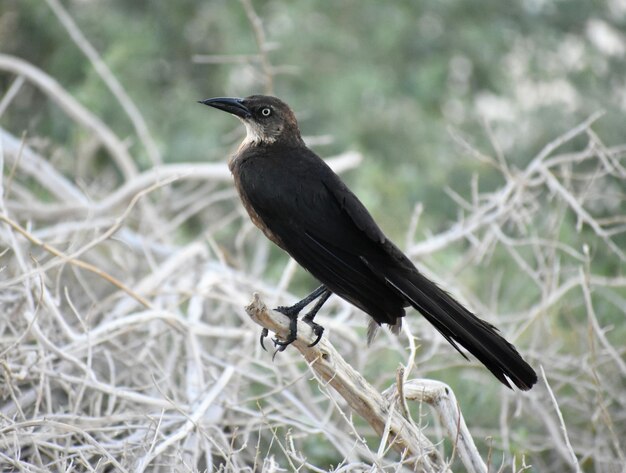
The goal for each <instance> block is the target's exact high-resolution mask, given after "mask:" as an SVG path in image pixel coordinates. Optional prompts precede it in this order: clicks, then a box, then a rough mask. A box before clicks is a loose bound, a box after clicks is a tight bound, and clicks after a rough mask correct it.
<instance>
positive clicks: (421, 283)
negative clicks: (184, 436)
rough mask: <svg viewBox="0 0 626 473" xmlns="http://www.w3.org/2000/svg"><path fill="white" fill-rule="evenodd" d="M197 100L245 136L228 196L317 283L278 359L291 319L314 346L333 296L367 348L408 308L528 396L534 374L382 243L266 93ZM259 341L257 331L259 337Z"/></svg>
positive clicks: (285, 109)
mask: <svg viewBox="0 0 626 473" xmlns="http://www.w3.org/2000/svg"><path fill="white" fill-rule="evenodd" d="M199 103H201V104H204V105H208V106H210V107H213V108H215V109H218V110H221V111H224V112H228V113H230V114H232V115H234V116H235V117H237V118H238V119H239V120H241V122H243V124H244V126H245V128H246V136H245V138H244V139H243V141H242V143H241V144H240V145H239V147H238V148H237V150H236V152H235V153H234V154H233V155H232V156H231V157H230V158H229V160H228V167H229V169H230V171H231V173H232V175H233V179H234V184H235V187H236V189H237V193H238V194H239V197H240V199H241V201H242V203H243V206H244V207H245V209H246V211H247V213H248V215H249V216H250V219H251V220H252V222H253V223H254V224H255V225H256V226H257V227H258V228H259V229H260V230H261V231H262V232H263V234H264V235H265V236H266V237H267V238H268V239H269V240H271V241H272V242H273V243H275V244H276V245H277V246H279V247H280V248H282V249H283V250H284V251H286V252H287V253H288V254H289V255H290V256H291V257H292V258H294V259H295V260H296V262H297V263H298V264H299V265H300V266H302V267H303V268H304V269H306V270H307V271H308V272H309V273H310V274H311V275H312V276H313V277H314V278H316V279H317V280H318V281H319V282H320V283H321V285H320V286H319V287H318V288H317V289H316V290H315V291H313V292H312V293H311V294H309V295H308V296H307V297H305V298H304V299H302V300H301V301H299V302H297V303H295V304H293V305H292V306H288V307H287V306H281V307H278V308H276V310H277V311H278V312H280V313H282V314H284V315H286V316H287V317H288V318H289V321H290V322H289V333H288V336H287V337H286V338H285V339H284V340H278V339H274V344H275V346H277V347H278V348H277V352H278V351H282V350H284V349H285V348H286V347H287V346H288V345H289V344H291V343H292V342H293V341H295V340H296V338H297V320H298V316H299V314H300V312H301V311H302V310H303V309H304V308H305V307H307V306H308V305H310V304H311V303H312V302H313V301H315V300H317V302H316V303H315V305H314V306H313V307H312V308H311V309H310V310H309V311H308V312H307V313H306V314H305V315H304V316H303V317H302V321H303V322H305V323H307V324H308V325H309V326H310V327H311V329H312V331H313V333H314V334H315V335H316V340H315V341H314V342H313V343H312V344H311V345H310V346H313V345H315V344H316V343H317V342H319V340H320V338H321V337H322V334H323V332H324V328H323V327H322V326H321V325H319V324H317V323H316V322H315V321H314V317H315V315H316V314H317V313H318V311H319V310H320V308H321V307H322V306H323V305H324V303H325V302H326V301H327V300H328V298H329V297H330V296H331V295H332V294H336V295H337V296H339V297H341V298H342V299H344V300H346V301H348V302H349V303H351V304H352V305H354V306H356V307H358V308H359V309H361V310H362V311H363V312H365V313H366V314H368V315H369V316H370V317H371V322H370V327H369V330H368V342H369V341H371V338H372V337H373V334H374V333H375V331H376V329H377V328H378V327H379V326H381V325H382V324H386V325H388V326H389V327H390V329H391V330H392V331H393V332H395V333H397V332H398V331H399V329H400V327H401V324H402V318H403V317H404V316H405V309H406V308H408V307H411V306H412V307H413V308H414V309H416V310H417V311H418V312H419V313H421V314H422V315H423V316H424V317H425V318H426V320H427V321H428V322H430V323H431V324H432V325H433V326H434V327H435V328H436V329H437V330H438V331H439V333H440V334H441V335H442V336H443V337H444V338H445V339H446V340H447V341H448V342H449V343H450V344H451V345H452V346H453V347H454V348H455V349H456V350H457V351H458V352H459V353H461V355H463V356H464V357H465V358H466V359H468V360H469V358H468V357H467V355H466V354H465V352H464V351H462V350H461V348H460V347H463V348H464V349H465V350H467V351H468V352H469V353H471V354H472V355H473V356H475V357H476V358H477V359H478V360H479V361H480V362H481V363H482V364H483V365H484V366H485V367H486V368H487V369H488V370H489V371H490V372H491V373H492V374H493V375H494V376H495V377H496V378H497V379H498V380H499V381H500V382H501V383H502V384H504V385H505V386H507V387H509V388H511V389H512V386H511V383H513V384H514V385H515V386H517V388H519V389H521V390H529V389H530V388H531V387H532V386H533V385H534V384H535V383H536V382H537V374H536V373H535V371H534V370H533V368H532V367H531V366H530V365H529V364H528V363H527V362H526V361H525V360H524V359H523V358H522V356H521V355H520V354H519V353H518V351H517V349H516V348H515V347H514V346H513V345H512V344H511V343H509V342H508V341H507V340H505V339H504V338H503V337H502V336H501V335H500V334H499V331H498V329H497V328H496V327H495V326H493V325H491V324H490V323H488V322H486V321H484V320H482V319H480V318H478V317H477V316H476V315H474V313H473V312H472V311H470V310H469V309H467V308H466V307H465V306H464V305H463V304H461V303H460V302H459V301H458V300H457V299H455V298H454V297H453V296H452V295H450V294H449V293H448V292H447V291H445V290H444V289H442V288H440V287H439V286H438V285H437V284H436V283H435V282H433V281H431V280H430V279H428V278H427V277H426V276H424V274H422V272H420V271H419V270H418V269H417V267H416V266H415V265H414V264H413V262H412V261H411V260H410V259H409V258H408V257H407V256H406V255H405V254H404V253H403V252H402V251H401V250H400V249H399V248H398V247H397V246H396V245H395V244H394V243H393V242H392V241H391V240H390V239H389V238H387V237H386V236H385V234H384V233H383V231H382V230H381V229H380V227H379V226H378V225H377V223H376V222H375V221H374V218H373V217H372V215H371V214H370V213H369V211H368V210H367V209H366V208H365V206H364V205H363V204H362V203H361V201H360V200H359V199H358V197H357V196H356V195H355V194H354V193H353V192H352V191H351V190H350V189H349V188H348V186H347V185H346V184H345V183H344V182H343V181H342V180H341V178H340V177H339V176H338V175H337V174H335V172H334V171H333V170H332V169H331V168H330V167H329V166H328V165H327V164H326V163H325V162H324V160H323V159H321V158H320V157H319V156H318V155H317V154H315V153H314V152H313V151H312V150H311V149H309V148H308V147H307V146H306V144H305V142H304V141H303V139H302V136H301V134H300V129H299V127H298V122H297V120H296V116H295V114H294V112H293V111H292V110H291V108H290V107H289V106H288V105H287V104H286V103H285V102H283V101H282V100H280V99H278V98H277V97H273V96H266V95H251V96H249V97H245V98H238V97H215V98H210V99H206V100H201V101H199ZM264 336H267V330H266V329H265V330H264V331H263V333H262V335H261V343H262V342H263V337H264Z"/></svg>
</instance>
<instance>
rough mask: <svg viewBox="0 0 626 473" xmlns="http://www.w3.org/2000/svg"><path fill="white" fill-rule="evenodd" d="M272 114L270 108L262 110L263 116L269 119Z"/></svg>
mask: <svg viewBox="0 0 626 473" xmlns="http://www.w3.org/2000/svg"><path fill="white" fill-rule="evenodd" d="M271 114H272V109H271V108H269V107H265V108H264V109H263V110H261V115H263V116H264V117H269V116H270V115H271Z"/></svg>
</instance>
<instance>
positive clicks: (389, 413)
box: [246, 294, 486, 472]
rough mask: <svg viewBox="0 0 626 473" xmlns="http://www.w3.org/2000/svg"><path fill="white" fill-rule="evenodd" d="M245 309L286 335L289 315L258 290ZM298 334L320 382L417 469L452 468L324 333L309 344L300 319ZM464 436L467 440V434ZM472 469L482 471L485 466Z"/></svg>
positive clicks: (438, 399) (263, 324)
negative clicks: (275, 309)
mask: <svg viewBox="0 0 626 473" xmlns="http://www.w3.org/2000/svg"><path fill="white" fill-rule="evenodd" d="M246 312H247V313H248V315H249V316H250V318H251V319H252V320H254V321H255V322H256V323H257V324H259V325H260V326H261V327H264V328H266V329H268V330H271V331H272V332H274V333H276V334H277V335H278V336H279V337H282V338H285V337H286V336H287V333H288V331H289V323H288V321H287V319H286V317H285V316H283V315H281V314H279V313H276V312H273V311H270V310H268V309H267V306H266V305H265V304H264V303H263V301H262V300H261V299H260V298H259V295H258V294H255V295H254V299H253V301H252V303H251V304H250V305H248V306H247V307H246ZM298 334H299V338H298V339H297V340H296V341H295V342H294V343H293V344H292V345H293V346H294V347H295V348H297V349H298V351H300V353H301V354H302V356H303V357H304V358H305V359H306V360H307V362H308V364H309V367H310V368H311V369H312V370H313V372H314V373H315V374H316V377H317V379H318V380H319V381H320V383H328V384H330V385H331V386H332V387H333V388H334V389H335V391H337V393H339V394H340V395H341V397H343V398H344V399H345V400H346V402H347V403H348V405H349V406H350V407H351V408H352V409H353V410H354V411H355V412H357V413H358V414H359V415H360V416H361V417H363V418H364V419H365V420H366V421H367V422H368V423H369V424H370V425H371V426H372V428H373V429H374V430H375V431H376V433H377V434H378V435H380V436H384V435H388V436H389V441H388V442H389V445H390V446H392V447H393V448H394V449H395V450H396V451H398V452H399V453H400V454H402V455H406V456H407V457H408V458H410V459H411V460H410V462H411V463H412V464H413V465H414V467H415V468H416V469H417V470H418V471H433V470H434V471H449V470H448V467H447V466H446V465H445V463H444V461H443V458H442V457H441V455H440V453H439V452H438V450H437V449H436V447H435V445H434V444H433V443H432V442H431V441H430V440H429V439H428V438H426V437H425V436H424V435H423V434H422V432H420V431H419V429H417V427H416V426H415V425H414V424H413V423H411V422H410V421H409V420H408V419H406V418H405V417H403V416H402V414H401V410H399V409H396V408H395V407H394V403H393V402H390V401H389V400H388V399H386V398H385V397H384V396H383V395H382V394H381V393H379V392H378V391H376V390H375V389H374V388H373V387H372V386H371V385H370V384H369V383H368V382H367V381H366V380H365V378H363V376H361V374H360V373H358V372H357V371H356V370H354V369H353V368H352V367H351V366H350V365H349V364H348V363H347V362H346V361H345V360H344V359H343V357H342V356H341V355H340V354H339V353H338V352H337V350H336V349H335V348H334V347H333V346H332V344H331V343H330V342H329V341H328V338H327V337H322V339H321V340H320V342H319V343H318V344H317V345H315V346H314V347H309V346H308V345H309V344H310V343H312V342H313V341H314V340H315V336H314V335H313V334H312V332H311V330H310V327H309V326H308V325H306V324H305V323H303V322H300V321H298ZM416 383H417V382H416ZM424 389H425V390H426V389H427V388H426V387H425V388H424ZM448 389H449V388H448ZM417 392H418V389H415V390H414V391H412V393H413V396H414V397H416V396H418V395H419V394H418V393H417ZM428 392H429V394H430V397H429V396H424V400H433V404H434V405H435V404H439V403H440V402H441V395H439V396H437V395H436V394H435V393H434V390H433V388H430V387H429V389H428ZM435 401H436V402H435ZM446 412H447V411H446ZM454 430H456V428H455V429H454ZM454 430H452V432H454ZM465 430H467V429H465ZM466 433H467V432H464V434H466ZM461 437H462V438H463V440H467V436H466V435H465V436H461ZM470 439H471V437H470ZM474 450H475V447H474ZM466 466H467V465H466ZM470 466H472V464H470ZM483 466H484V464H483ZM470 471H479V472H483V471H486V469H472V470H470Z"/></svg>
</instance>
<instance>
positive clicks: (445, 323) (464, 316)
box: [386, 271, 537, 391]
mask: <svg viewBox="0 0 626 473" xmlns="http://www.w3.org/2000/svg"><path fill="white" fill-rule="evenodd" d="M386 280H387V282H388V283H389V284H390V285H391V286H392V287H394V288H395V289H396V290H397V291H398V292H400V293H401V294H402V295H403V297H405V298H406V300H407V302H408V303H410V304H411V305H412V306H413V307H414V308H415V309H417V310H418V311H419V312H420V313H421V314H422V315H423V316H424V317H426V319H427V320H428V321H429V322H430V323H431V324H433V325H434V326H435V328H436V329H437V330H438V331H439V332H440V333H441V334H442V335H443V336H444V337H445V339H446V340H447V341H448V342H450V344H451V345H452V346H453V347H454V348H456V349H457V350H458V351H459V353H461V354H462V355H463V356H464V357H465V358H467V356H466V355H465V354H464V353H463V352H462V351H461V350H460V348H459V346H458V345H461V346H462V347H464V348H465V349H466V350H467V351H469V352H470V353H471V354H472V355H474V356H475V357H476V358H478V360H480V361H481V362H482V363H483V364H484V365H485V367H486V368H487V369H489V371H491V372H492V373H493V374H494V376H495V377H496V378H498V379H499V380H500V382H502V384H504V385H505V386H507V387H509V388H510V387H511V385H510V383H509V381H512V382H513V383H514V384H515V385H516V386H517V387H518V388H519V389H522V390H524V391H526V390H528V389H530V388H531V387H532V386H533V384H535V383H536V382H537V374H536V373H535V371H534V370H533V369H532V368H531V367H530V366H529V365H528V363H526V362H525V361H524V359H523V358H522V357H521V355H520V354H519V353H518V352H517V350H516V349H515V347H514V346H513V345H511V344H510V343H509V342H507V341H506V340H505V339H504V338H503V337H502V336H501V335H500V334H499V333H498V329H497V328H496V327H494V326H493V325H491V324H489V323H487V322H485V321H484V320H481V319H479V318H478V317H476V316H475V315H474V314H472V313H471V312H470V311H469V310H467V309H466V308H465V307H463V306H462V305H461V304H460V303H459V302H457V301H456V300H455V299H454V298H453V297H452V296H450V294H448V293H447V292H445V291H444V290H442V289H441V288H439V286H437V285H436V284H435V283H433V282H432V281H430V280H429V279H427V278H426V277H424V276H423V275H422V274H420V273H419V272H417V271H415V272H411V274H410V275H409V276H408V277H407V275H406V274H402V275H398V276H389V277H387V278H386Z"/></svg>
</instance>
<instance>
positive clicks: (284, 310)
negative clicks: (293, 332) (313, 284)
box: [274, 286, 328, 318]
mask: <svg viewBox="0 0 626 473" xmlns="http://www.w3.org/2000/svg"><path fill="white" fill-rule="evenodd" d="M326 291H328V289H326V287H325V286H320V287H318V288H317V289H315V291H313V292H312V293H311V294H309V295H308V296H306V297H305V298H304V299H302V300H301V301H300V302H296V303H295V304H294V305H291V306H289V307H286V306H283V305H281V306H280V307H276V308H275V309H274V310H275V311H276V312H280V313H281V314H283V315H286V316H287V317H289V318H291V316H292V315H296V316H297V315H298V314H299V313H300V311H301V310H302V309H304V308H305V307H306V306H307V305H309V304H310V303H311V302H313V301H314V300H315V299H317V298H318V297H319V296H321V295H322V294H324V292H326Z"/></svg>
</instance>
